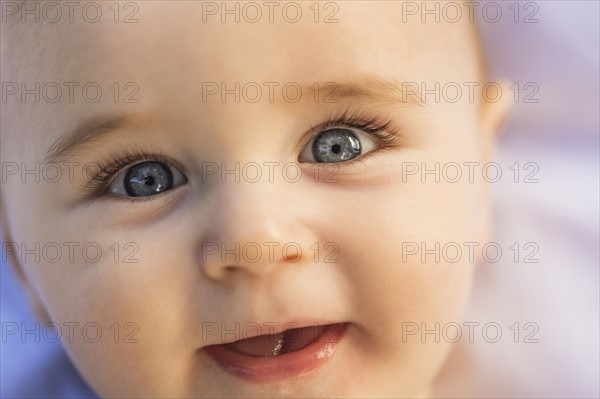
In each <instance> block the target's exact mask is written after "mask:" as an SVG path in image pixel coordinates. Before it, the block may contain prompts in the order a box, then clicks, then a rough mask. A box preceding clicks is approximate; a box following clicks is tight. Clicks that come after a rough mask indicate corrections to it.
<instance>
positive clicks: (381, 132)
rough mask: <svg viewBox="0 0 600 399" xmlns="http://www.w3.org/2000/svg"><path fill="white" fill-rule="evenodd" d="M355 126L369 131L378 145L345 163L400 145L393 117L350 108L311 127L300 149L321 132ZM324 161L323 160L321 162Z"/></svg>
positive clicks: (366, 131)
mask: <svg viewBox="0 0 600 399" xmlns="http://www.w3.org/2000/svg"><path fill="white" fill-rule="evenodd" d="M335 127H343V128H349V127H350V128H354V129H357V130H360V131H362V132H365V133H367V135H369V136H371V137H372V138H374V139H375V140H376V141H377V144H378V147H377V148H376V149H375V150H373V151H370V152H368V153H366V154H363V155H361V156H359V157H357V158H354V159H351V160H349V161H345V162H342V164H344V165H350V164H353V163H355V162H362V161H364V159H366V157H367V156H369V155H370V154H373V153H375V152H377V151H382V150H389V149H391V148H394V147H396V146H397V145H398V141H399V140H400V138H401V134H400V128H399V127H397V126H396V125H395V124H394V122H393V120H392V119H386V118H384V117H381V116H376V115H375V116H374V115H370V114H368V113H367V112H365V111H363V112H354V113H350V111H349V110H346V111H344V112H343V113H342V114H341V115H340V116H337V117H336V116H335V115H334V114H332V115H330V117H329V119H328V120H327V121H325V122H324V123H321V124H319V125H317V126H315V127H311V129H310V131H309V133H308V137H307V138H306V139H304V140H303V141H302V142H301V143H300V146H299V149H298V151H300V150H302V149H303V148H304V147H305V146H306V145H307V144H308V143H310V142H311V141H312V140H313V139H314V138H316V137H317V136H318V135H319V134H321V133H323V132H325V131H327V130H329V129H332V128H335ZM321 163H323V162H321Z"/></svg>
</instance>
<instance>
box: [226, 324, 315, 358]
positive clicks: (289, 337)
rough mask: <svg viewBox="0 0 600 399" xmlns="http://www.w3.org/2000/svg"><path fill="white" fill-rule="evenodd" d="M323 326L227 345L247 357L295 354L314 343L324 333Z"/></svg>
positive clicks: (262, 336)
mask: <svg viewBox="0 0 600 399" xmlns="http://www.w3.org/2000/svg"><path fill="white" fill-rule="evenodd" d="M324 328H325V327H323V326H317V327H304V328H294V329H290V330H286V331H284V332H283V333H280V334H267V335H259V336H257V337H252V338H246V339H242V340H240V341H235V342H232V343H230V344H227V347H228V348H229V349H231V350H233V351H234V352H238V353H241V354H243V355H246V356H254V357H261V356H277V355H280V354H283V353H288V352H295V351H298V350H300V349H302V348H304V347H305V346H307V345H309V344H311V343H312V342H314V341H315V340H316V339H317V338H318V337H319V335H320V334H321V333H322V332H323V329H324Z"/></svg>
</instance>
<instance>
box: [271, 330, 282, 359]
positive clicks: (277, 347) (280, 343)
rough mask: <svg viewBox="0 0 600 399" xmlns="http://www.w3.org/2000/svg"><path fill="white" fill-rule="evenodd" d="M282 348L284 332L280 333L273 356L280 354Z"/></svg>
mask: <svg viewBox="0 0 600 399" xmlns="http://www.w3.org/2000/svg"><path fill="white" fill-rule="evenodd" d="M282 348H283V334H280V335H279V339H277V345H275V348H273V356H277V355H279V352H281V349H282Z"/></svg>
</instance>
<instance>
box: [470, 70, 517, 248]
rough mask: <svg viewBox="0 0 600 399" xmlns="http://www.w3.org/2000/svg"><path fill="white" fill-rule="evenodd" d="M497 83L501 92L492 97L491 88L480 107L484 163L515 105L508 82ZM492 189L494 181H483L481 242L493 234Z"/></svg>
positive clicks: (490, 160)
mask: <svg viewBox="0 0 600 399" xmlns="http://www.w3.org/2000/svg"><path fill="white" fill-rule="evenodd" d="M496 83H497V85H496V86H497V87H499V94H498V95H497V96H496V97H492V96H491V94H492V90H491V89H490V94H489V96H490V97H487V96H485V95H484V96H483V101H482V102H481V107H480V118H479V120H480V128H479V129H480V134H481V137H480V140H481V150H482V160H483V163H484V164H485V163H488V162H493V160H494V152H495V150H494V147H495V144H496V139H497V137H498V136H499V135H500V133H501V132H502V128H503V127H504V125H505V123H506V121H507V120H508V117H509V115H510V111H511V109H512V106H513V97H512V95H511V91H510V87H509V84H508V82H506V81H499V82H496ZM492 189H493V187H492V183H488V182H486V181H483V188H482V190H483V192H482V204H485V206H482V207H481V214H480V215H479V216H480V218H479V222H480V223H479V231H478V237H479V240H480V242H489V240H490V239H491V235H492V234H491V232H492V221H491V205H492Z"/></svg>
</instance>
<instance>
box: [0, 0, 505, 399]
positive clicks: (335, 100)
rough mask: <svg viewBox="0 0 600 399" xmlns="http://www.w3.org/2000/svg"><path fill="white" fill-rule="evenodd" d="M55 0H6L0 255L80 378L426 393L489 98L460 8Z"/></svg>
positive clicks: (183, 387)
mask: <svg viewBox="0 0 600 399" xmlns="http://www.w3.org/2000/svg"><path fill="white" fill-rule="evenodd" d="M15 4H16V3H15ZM416 4H417V3H410V4H408V5H411V7H414V6H415V5H416ZM61 6H62V7H64V9H63V16H62V19H61V21H59V22H58V23H48V22H47V21H45V20H44V18H41V19H40V22H39V23H34V22H33V21H32V20H33V18H32V17H31V16H29V17H27V21H26V22H25V23H22V22H21V20H20V18H21V15H20V14H16V13H17V12H21V13H22V12H23V10H20V11H14V10H12V11H11V10H9V11H10V12H8V13H7V12H6V11H5V16H6V17H7V18H8V19H9V23H8V24H7V25H6V26H5V27H3V29H4V31H3V36H2V37H3V42H2V82H3V86H4V87H3V101H2V104H1V105H2V115H3V119H2V126H1V129H2V161H3V180H4V181H3V190H2V212H3V215H4V217H3V222H2V227H3V230H4V232H5V234H4V237H5V240H6V241H7V243H6V244H5V245H4V247H5V248H3V251H4V253H6V254H10V255H11V256H12V257H13V261H12V263H13V264H14V265H15V269H16V271H17V273H18V274H19V276H20V277H21V278H22V280H23V282H24V286H25V287H26V288H27V290H28V292H29V293H30V295H31V298H32V303H33V304H34V306H35V307H36V309H37V311H38V313H39V316H40V317H41V318H42V319H43V320H45V321H46V322H53V323H56V324H55V326H58V327H59V328H60V329H61V330H62V336H63V342H64V345H65V348H66V350H67V352H68V354H69V355H70V357H71V359H72V360H73V361H74V363H75V365H76V367H77V369H78V370H79V371H80V372H81V373H82V375H83V376H84V378H85V379H86V380H87V381H88V382H89V383H90V385H91V386H92V387H93V389H94V390H96V391H97V392H98V394H100V395H101V396H123V397H125V396H134V397H179V396H181V397H193V396H228V397H232V396H260V397H266V396H289V397H311V396H319V397H325V396H335V397H344V396H354V397H373V396H393V397H412V396H418V395H427V393H428V391H429V389H430V386H431V384H432V381H433V379H434V377H435V374H436V373H437V371H438V370H439V369H440V367H441V366H442V364H443V361H444V359H445V357H446V355H447V353H448V351H449V350H450V349H451V344H450V343H448V342H447V341H445V340H441V342H440V343H436V342H435V341H436V340H435V334H434V333H430V334H429V335H423V330H424V329H427V330H435V329H436V323H438V328H439V326H441V327H444V326H445V325H448V323H452V322H457V321H460V318H461V312H462V311H463V308H464V306H465V304H466V301H467V298H468V294H469V287H470V283H471V278H472V273H473V268H474V263H476V261H477V258H478V257H479V256H478V255H479V254H481V249H480V247H478V246H477V244H475V243H479V242H483V241H485V239H486V231H487V228H488V223H489V221H488V210H489V192H488V191H489V190H488V189H487V188H486V185H485V181H484V180H483V179H482V178H481V165H483V164H484V163H485V162H486V161H488V160H489V158H490V155H491V148H492V141H493V135H494V131H495V130H496V127H497V125H498V122H499V121H500V120H501V119H502V115H503V113H504V106H503V104H504V101H503V100H502V101H498V102H492V101H485V98H484V96H482V93H484V90H483V86H484V82H483V79H484V76H485V68H484V67H483V64H482V62H481V58H482V57H481V56H480V51H479V46H478V39H477V36H476V31H475V28H474V26H473V24H472V23H470V22H469V21H468V18H466V15H467V14H466V13H467V10H464V11H463V12H464V15H465V17H463V18H462V20H461V21H460V22H458V23H449V22H447V21H444V20H442V21H440V22H439V23H436V22H435V18H432V17H431V16H429V17H428V18H427V20H426V22H425V23H423V22H422V20H421V17H422V15H421V14H414V13H412V12H409V11H410V10H414V8H407V4H405V3H400V2H366V1H364V2H347V3H346V2H339V3H333V2H328V3H314V4H312V3H305V2H297V3H279V2H273V3H269V2H266V3H244V2H242V3H238V2H227V3H222V2H204V3H202V2H166V1H164V2H138V3H126V4H125V3H119V4H116V3H115V5H112V3H106V4H105V5H103V6H102V9H101V12H102V14H98V15H100V17H98V21H97V22H93V21H94V20H95V19H96V17H95V15H96V12H98V9H96V7H95V6H90V7H88V8H87V9H85V8H83V7H82V6H81V4H80V5H79V7H78V8H76V9H75V10H73V13H72V18H73V22H70V21H69V13H68V11H69V8H68V6H67V5H64V4H63V3H61ZM417 7H419V6H417ZM31 8H32V9H33V6H31ZM228 10H229V11H228ZM53 12H54V11H53V10H49V9H48V10H46V17H48V16H50V18H51V17H52V16H53V15H55V14H53ZM13 14H14V15H18V16H17V17H14V16H13ZM83 16H85V17H86V18H84V17H83ZM136 19H137V20H138V22H135V20H136ZM236 19H238V21H236ZM223 20H225V22H223ZM125 22H133V23H125ZM5 82H8V83H5ZM11 82H12V83H11ZM36 82H39V83H36ZM36 85H37V86H36ZM457 88H458V89H459V90H461V92H462V95H460V97H459V98H457V97H456V94H455V93H457ZM493 89H494V88H493V87H492V88H489V87H488V88H487V89H486V90H487V92H490V93H491V92H492V91H493ZM469 93H474V95H473V96H470V95H469ZM492 94H493V93H492ZM36 96H39V98H37V99H36ZM490 97H493V95H491V94H490ZM36 100H37V101H36ZM476 163H478V164H476ZM478 165H479V166H478ZM36 168H37V169H36ZM436 168H437V169H436ZM32 170H33V172H27V171H32ZM436 170H437V172H436ZM469 172H471V173H470V175H471V176H469V175H467V173H469ZM457 173H461V174H462V177H460V178H456V177H457ZM436 175H437V176H436ZM440 176H441V178H440ZM36 180H37V181H36ZM469 243H473V244H469ZM9 244H10V245H9ZM457 247H458V249H459V250H462V256H460V257H459V258H458V261H456V262H454V263H453V262H451V261H449V258H456V253H457V252H456V251H457ZM34 248H35V250H33V251H32V249H34ZM469 248H471V249H472V251H469ZM27 251H29V252H27ZM444 251H445V252H444ZM33 252H35V253H33ZM469 253H473V254H475V255H474V256H473V257H471V256H468V255H469ZM315 324H317V325H319V326H324V325H332V324H333V326H332V327H325V328H310V327H311V326H314V325H315ZM69 326H71V327H69ZM84 327H85V328H84ZM299 327H304V328H303V329H301V330H290V329H293V328H299ZM283 330H287V332H285V333H281V332H282V331H283ZM98 331H100V332H101V334H102V335H101V336H100V337H96V333H97V332H98ZM318 333H321V335H318ZM67 334H69V336H67ZM263 334H270V335H269V336H267V337H262V338H254V339H252V340H249V341H241V342H238V341H239V340H242V339H244V338H249V337H255V336H258V335H263ZM311 334H312V335H313V336H315V335H318V338H317V339H312V338H311V339H309V338H307V337H308V336H309V335H311ZM313 338H314V337H313ZM422 338H427V339H422ZM233 341H236V342H235V343H234V344H231V345H227V346H226V345H222V344H225V343H231V342H233ZM305 345H307V346H305ZM302 347H303V348H302Z"/></svg>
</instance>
